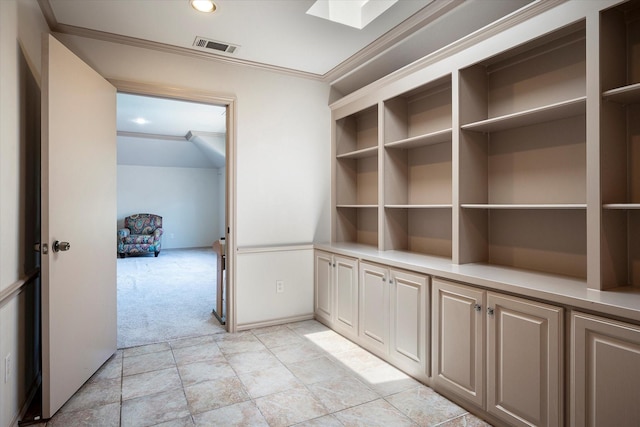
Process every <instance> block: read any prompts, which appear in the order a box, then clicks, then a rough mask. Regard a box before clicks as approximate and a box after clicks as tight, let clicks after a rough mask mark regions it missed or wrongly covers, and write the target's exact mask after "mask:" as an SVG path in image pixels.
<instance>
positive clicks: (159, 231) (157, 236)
mask: <svg viewBox="0 0 640 427" xmlns="http://www.w3.org/2000/svg"><path fill="white" fill-rule="evenodd" d="M163 232H164V230H163V229H162V228H156V230H155V231H154V232H153V235H154V239H155V240H160V236H162V233H163Z"/></svg>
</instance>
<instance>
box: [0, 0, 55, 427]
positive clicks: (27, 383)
mask: <svg viewBox="0 0 640 427" xmlns="http://www.w3.org/2000/svg"><path fill="white" fill-rule="evenodd" d="M43 32H48V28H47V26H46V24H45V21H44V18H43V17H42V14H41V12H40V8H39V6H38V3H37V1H36V0H2V1H0V76H2V77H1V78H0V200H1V202H0V241H1V242H2V243H1V244H0V293H2V292H3V291H5V292H6V290H7V289H9V288H11V287H12V286H13V285H14V284H15V283H16V282H17V281H18V280H19V279H21V278H22V277H23V276H24V271H23V270H24V268H23V267H24V265H25V261H26V260H25V259H24V258H25V256H24V254H25V248H24V246H23V242H22V240H23V236H24V235H25V220H24V218H25V209H24V197H23V196H24V194H23V193H24V185H25V184H24V172H23V170H24V158H25V154H26V153H25V134H26V132H25V126H27V124H26V123H25V122H24V111H25V103H26V101H27V99H26V92H25V87H26V80H28V76H29V74H30V73H32V74H33V75H34V77H35V80H36V82H39V81H40V50H41V45H40V40H41V36H42V33H43ZM32 100H33V99H32ZM33 298H34V289H33V286H27V287H25V288H23V290H22V291H21V292H18V293H15V294H12V295H10V296H9V297H8V298H6V299H4V300H3V301H2V302H0V362H1V363H0V368H1V369H0V425H2V426H11V425H17V421H18V417H19V415H20V411H21V409H22V407H23V406H24V404H25V403H26V402H27V399H28V396H29V393H30V391H31V390H32V386H33V385H34V381H35V379H36V378H35V376H36V374H37V370H38V368H37V363H38V362H37V360H36V358H35V357H34V348H33V343H32V342H31V341H30V340H29V336H33V330H32V328H33V318H34V313H33V307H34V301H33ZM7 356H9V359H10V376H9V378H8V381H6V382H5V381H4V377H5V372H4V371H5V358H7Z"/></svg>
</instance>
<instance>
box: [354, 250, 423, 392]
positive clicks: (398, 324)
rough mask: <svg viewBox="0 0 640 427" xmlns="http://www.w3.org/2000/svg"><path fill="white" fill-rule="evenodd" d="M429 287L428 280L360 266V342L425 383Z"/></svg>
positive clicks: (419, 276)
mask: <svg viewBox="0 0 640 427" xmlns="http://www.w3.org/2000/svg"><path fill="white" fill-rule="evenodd" d="M428 283H429V280H428V278H427V277H425V276H421V275H417V274H413V273H408V272H405V271H400V270H395V269H389V268H386V267H383V266H379V265H375V264H370V263H366V262H361V263H360V278H359V284H360V295H359V299H360V305H359V308H360V311H359V319H358V321H359V332H358V338H359V342H360V343H361V344H362V345H363V346H364V347H366V348H367V349H369V350H371V351H372V352H374V353H375V354H377V355H379V356H381V357H383V358H385V359H387V360H389V361H390V362H392V363H393V364H394V365H396V366H397V367H399V368H400V369H402V370H404V371H405V372H407V373H409V374H411V375H412V376H414V377H416V378H418V379H422V380H426V379H427V378H428V376H429V371H428V359H429V358H428V354H429V352H428V350H429V346H428V341H429V340H428V337H429V333H428V332H429V327H428V325H429V312H428V307H429V304H428V298H429V289H428Z"/></svg>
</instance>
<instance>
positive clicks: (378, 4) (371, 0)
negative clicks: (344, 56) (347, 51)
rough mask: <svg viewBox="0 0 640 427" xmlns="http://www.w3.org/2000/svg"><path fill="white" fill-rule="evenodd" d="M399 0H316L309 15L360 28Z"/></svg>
mask: <svg viewBox="0 0 640 427" xmlns="http://www.w3.org/2000/svg"><path fill="white" fill-rule="evenodd" d="M397 1H398V0H348V1H346V0H316V2H315V3H313V5H312V6H311V7H310V8H309V10H307V13H308V14H309V15H313V16H317V17H319V18H323V19H328V20H329V21H333V22H337V23H339V24H343V25H348V26H350V27H354V28H357V29H359V30H361V29H363V28H364V27H366V26H367V25H368V24H369V23H370V22H371V21H373V20H374V19H376V18H377V17H378V16H380V15H382V14H383V13H384V12H385V11H386V10H387V9H389V8H390V7H391V6H393V5H394V3H396V2H397Z"/></svg>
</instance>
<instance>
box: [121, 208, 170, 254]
mask: <svg viewBox="0 0 640 427" xmlns="http://www.w3.org/2000/svg"><path fill="white" fill-rule="evenodd" d="M124 227H125V228H121V229H120V230H118V257H120V258H124V257H125V254H146V253H149V252H153V253H154V255H155V256H158V254H159V253H160V246H161V243H162V241H161V239H162V217H161V216H158V215H154V214H147V213H141V214H135V215H131V216H128V217H126V218H125V219H124Z"/></svg>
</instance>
